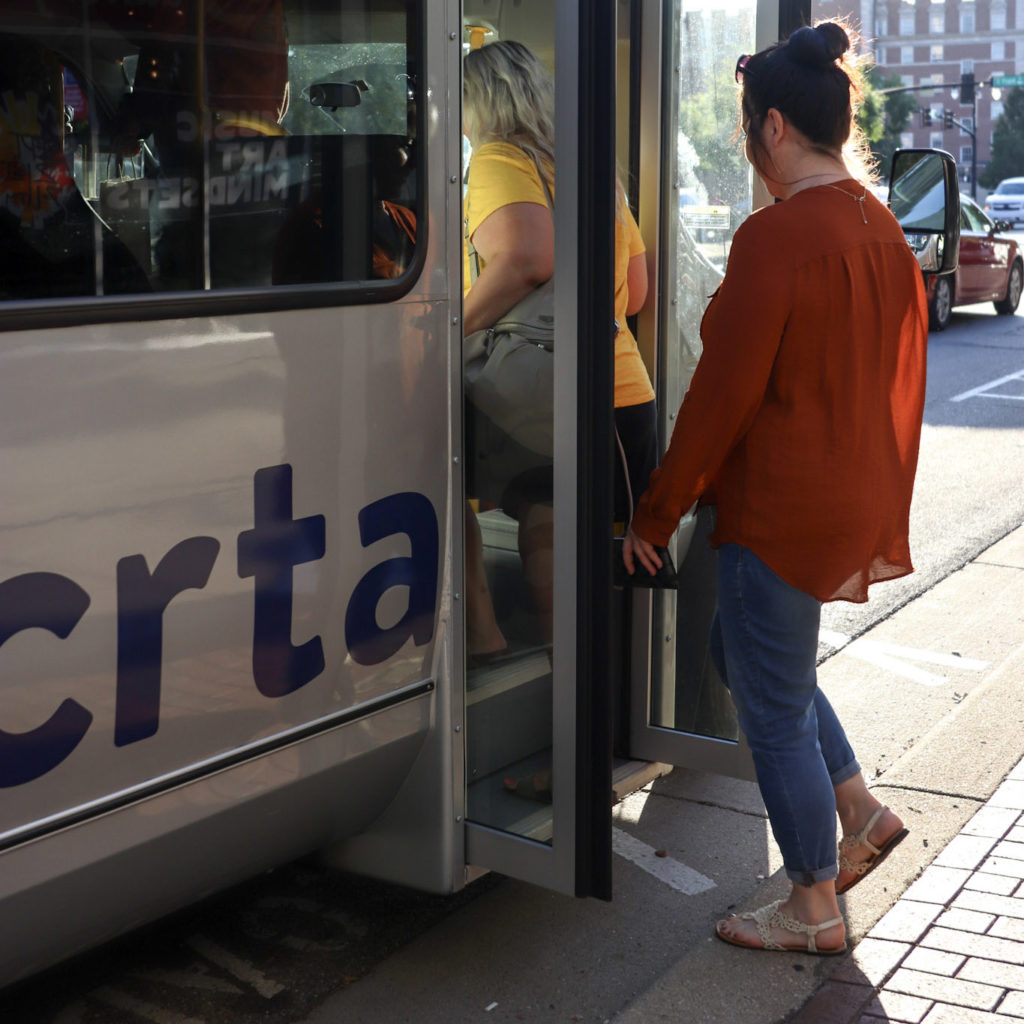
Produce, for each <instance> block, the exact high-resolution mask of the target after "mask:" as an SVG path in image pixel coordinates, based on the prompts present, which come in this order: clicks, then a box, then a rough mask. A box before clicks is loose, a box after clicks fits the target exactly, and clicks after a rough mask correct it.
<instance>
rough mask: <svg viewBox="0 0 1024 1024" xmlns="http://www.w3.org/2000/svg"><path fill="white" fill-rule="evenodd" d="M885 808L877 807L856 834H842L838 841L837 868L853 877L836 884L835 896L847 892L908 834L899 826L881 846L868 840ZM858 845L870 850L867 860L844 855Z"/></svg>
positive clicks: (907, 830)
mask: <svg viewBox="0 0 1024 1024" xmlns="http://www.w3.org/2000/svg"><path fill="white" fill-rule="evenodd" d="M887 810H889V808H888V807H879V808H878V810H877V811H875V813H874V814H872V815H871V817H870V818H869V819H868V823H867V824H866V825H865V826H864V827H863V828H862V829H861V830H860V831H859V832H858V833H856V835H852V836H843V838H842V841H841V842H840V843H839V870H840V871H852V872H853V878H851V879H850V880H849V881H848V882H844V883H843V885H841V886H840V885H838V884H837V885H836V895H837V896H838V895H840V894H841V893H844V892H848V891H849V890H850V889H852V888H853V887H854V886H855V885H856V884H857V883H858V882H859V881H860V880H861V879H862V878H866V877H867V876H868V875H870V874H871V872H872V871H874V870H875V868H877V867H878V865H879V864H881V863H882V861H883V860H885V858H886V857H888V856H889V854H890V853H892V851H893V850H895V849H896V847H897V846H899V844H900V843H902V842H903V840H904V839H906V838H907V836H908V835H909V833H910V830H909V829H906V828H903V827H900V828H898V829H897V830H896V831H895V832H893V834H892V835H891V836H889V838H888V839H886V840H885V842H883V843H882V845H881V846H875V844H874V843H872V842H870V841H869V840H868V833H869V832H870V831H871V830H872V829H873V828H874V827H875V824H876V823H877V822H878V819H879V818H880V817H881V816H882V814H883V812H885V811H887ZM858 846H866V847H867V848H868V849H869V850H870V851H871V856H870V857H868V859H867V860H861V861H852V860H850V858H849V857H847V856H846V854H847V852H849V851H851V850H855V849H856V848H857V847H858Z"/></svg>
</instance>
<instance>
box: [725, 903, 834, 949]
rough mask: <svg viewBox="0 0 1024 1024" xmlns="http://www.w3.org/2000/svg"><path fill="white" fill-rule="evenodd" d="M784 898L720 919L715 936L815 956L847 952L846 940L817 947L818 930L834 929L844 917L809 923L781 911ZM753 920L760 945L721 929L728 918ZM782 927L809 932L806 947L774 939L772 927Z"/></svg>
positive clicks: (736, 943)
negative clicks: (778, 941)
mask: <svg viewBox="0 0 1024 1024" xmlns="http://www.w3.org/2000/svg"><path fill="white" fill-rule="evenodd" d="M782 903H783V901H782V900H776V901H775V902H774V903H769V904H768V906H766V907H761V908H760V909H759V910H753V911H747V912H745V913H743V914H734V915H733V916H732V917H730V918H726V919H725V920H724V921H719V922H718V924H717V925H716V926H715V935H717V936H718V937H719V938H720V939H721V940H722V941H723V942H728V943H729V944H730V945H731V946H741V947H742V948H743V949H768V950H775V951H778V952H781V953H813V954H814V955H815V956H839V955H840V954H841V953H845V952H846V940H845V939H844V940H843V944H842V945H841V946H829V947H826V948H825V949H819V948H818V942H817V935H818V933H819V932H824V931H828V929H829V928H835V926H836V925H839V924H842V923H843V919H842V918H841V917H834V918H833V919H832V920H831V921H825V922H824V923H822V924H806V923H805V922H803V921H798V920H797V919H796V918H795V917H791V916H790V915H789V914H787V913H786V912H785V911H784V910H782V909H781V908H782ZM735 920H740V921H753V922H754V924H755V926H756V927H757V937H758V938H759V939H760V940H761V945H760V946H755V945H752V944H751V943H749V942H742V941H740V940H739V939H735V938H733V937H732V936H731V935H726V934H725V933H724V932H723V931H722V925H723V924H726V923H727V922H728V921H735ZM773 928H780V929H782V930H783V931H786V932H790V933H791V934H793V935H797V936H799V935H806V936H807V945H806V946H781V945H779V943H777V942H776V941H775V940H774V939H773V938H772V929H773Z"/></svg>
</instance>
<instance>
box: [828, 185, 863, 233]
mask: <svg viewBox="0 0 1024 1024" xmlns="http://www.w3.org/2000/svg"><path fill="white" fill-rule="evenodd" d="M825 188H830V189H833V190H834V191H836V192H842V193H843V195H844V196H849V197H850V198H851V199H852V200H853V201H854V202H855V203H859V204H860V216H861V220H863V221H864V223H865V224H867V222H868V215H867V214H866V213H865V212H864V200H865V199H867V197H868V187H867V185H865V186H864V191H863V192H862V193H861V194H860V195H859V196H855V195H854V194H853V193H852V192H847V191H846V189H845V188H840V187H839V186H838V185H829V184H826V185H825Z"/></svg>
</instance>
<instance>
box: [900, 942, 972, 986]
mask: <svg viewBox="0 0 1024 1024" xmlns="http://www.w3.org/2000/svg"><path fill="white" fill-rule="evenodd" d="M966 960H967V957H966V956H965V955H964V954H963V953H943V952H941V951H940V950H938V949H923V948H921V947H920V946H919V947H918V948H917V949H915V950H913V951H912V952H911V953H909V954H908V956H907V958H906V960H904V961H903V963H902V964H901V965H900V966H901V967H909V968H910V969H911V970H912V971H924V972H926V973H927V974H942V975H945V977H947V978H952V977H953V975H955V974H956V972H957V971H959V970H960V968H961V967H962V966H963V964H964V963H965V962H966ZM968 980H969V981H983V980H984V979H982V978H969V979H968Z"/></svg>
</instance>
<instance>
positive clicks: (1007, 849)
mask: <svg viewBox="0 0 1024 1024" xmlns="http://www.w3.org/2000/svg"><path fill="white" fill-rule="evenodd" d="M992 853H993V855H994V856H996V857H1009V858H1010V860H1024V843H1021V842H1012V841H1011V840H1009V839H1004V840H1003V841H1002V842H1001V843H997V844H996V847H995V849H994V850H993V851H992Z"/></svg>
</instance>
